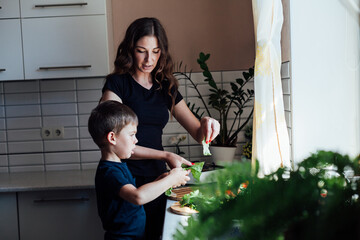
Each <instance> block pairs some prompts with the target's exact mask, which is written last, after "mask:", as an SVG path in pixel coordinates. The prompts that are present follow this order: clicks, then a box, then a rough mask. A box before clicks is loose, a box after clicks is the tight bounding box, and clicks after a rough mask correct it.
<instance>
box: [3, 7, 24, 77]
mask: <svg viewBox="0 0 360 240" xmlns="http://www.w3.org/2000/svg"><path fill="white" fill-rule="evenodd" d="M0 2H1V1H0ZM0 29H1V32H2V33H4V34H0V35H1V37H0V80H1V81H5V80H17V79H24V68H23V55H22V45H21V27H20V19H2V20H0Z"/></svg>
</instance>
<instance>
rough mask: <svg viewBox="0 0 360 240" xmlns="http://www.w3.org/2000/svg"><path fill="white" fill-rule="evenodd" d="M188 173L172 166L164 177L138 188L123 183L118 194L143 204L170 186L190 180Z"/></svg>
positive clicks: (176, 185)
mask: <svg viewBox="0 0 360 240" xmlns="http://www.w3.org/2000/svg"><path fill="white" fill-rule="evenodd" d="M188 175H189V171H186V170H183V169H182V168H174V169H172V170H171V172H170V174H169V175H167V176H166V177H164V178H161V179H159V180H157V181H154V182H150V183H147V184H144V185H142V186H141V187H139V188H136V187H135V186H134V185H132V184H126V185H124V186H123V187H122V188H121V189H120V191H119V196H120V197H121V198H122V199H124V200H126V201H128V202H131V203H133V204H136V205H144V204H145V203H148V202H150V201H152V200H154V199H155V198H157V197H158V196H160V195H161V194H162V193H164V192H165V191H166V190H168V189H169V188H170V187H178V186H180V185H185V183H186V182H187V181H189V180H190V178H189V176H188Z"/></svg>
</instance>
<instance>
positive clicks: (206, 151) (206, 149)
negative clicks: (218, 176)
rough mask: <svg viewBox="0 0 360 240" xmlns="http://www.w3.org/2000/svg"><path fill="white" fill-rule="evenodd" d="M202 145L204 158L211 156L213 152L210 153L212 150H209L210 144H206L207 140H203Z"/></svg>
mask: <svg viewBox="0 0 360 240" xmlns="http://www.w3.org/2000/svg"><path fill="white" fill-rule="evenodd" d="M201 143H202V146H203V155H204V156H210V155H211V152H210V149H209V145H210V143H206V142H205V138H204V139H203V140H202V142H201Z"/></svg>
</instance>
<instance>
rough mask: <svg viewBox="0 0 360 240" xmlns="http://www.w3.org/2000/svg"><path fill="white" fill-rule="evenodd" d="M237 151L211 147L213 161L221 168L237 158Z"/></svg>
mask: <svg viewBox="0 0 360 240" xmlns="http://www.w3.org/2000/svg"><path fill="white" fill-rule="evenodd" d="M235 151H236V147H221V146H210V152H211V159H212V160H213V162H214V163H215V164H217V165H220V166H224V165H226V164H229V163H232V162H233V161H234V158H235Z"/></svg>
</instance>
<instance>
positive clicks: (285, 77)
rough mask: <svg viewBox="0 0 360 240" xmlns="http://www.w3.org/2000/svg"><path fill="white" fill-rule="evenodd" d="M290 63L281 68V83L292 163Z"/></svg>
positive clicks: (285, 63)
mask: <svg viewBox="0 0 360 240" xmlns="http://www.w3.org/2000/svg"><path fill="white" fill-rule="evenodd" d="M290 71H291V69H290V62H284V63H283V64H282V66H281V82H282V89H283V98H284V110H285V120H286V125H287V127H288V134H289V140H290V153H291V155H290V161H291V162H293V161H292V160H293V159H294V158H293V156H292V142H291V136H292V120H291V109H292V105H291V78H290V76H291V74H290Z"/></svg>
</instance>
